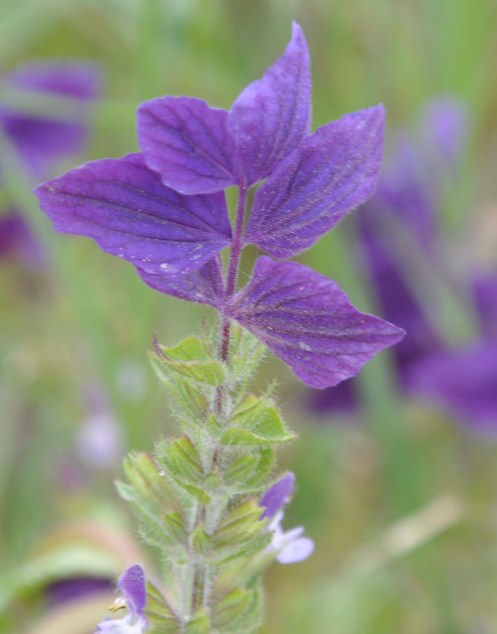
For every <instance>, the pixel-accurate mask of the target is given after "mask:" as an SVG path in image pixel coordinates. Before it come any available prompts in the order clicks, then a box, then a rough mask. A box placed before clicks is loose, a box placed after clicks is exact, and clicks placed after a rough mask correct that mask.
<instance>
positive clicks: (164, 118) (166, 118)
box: [138, 97, 234, 194]
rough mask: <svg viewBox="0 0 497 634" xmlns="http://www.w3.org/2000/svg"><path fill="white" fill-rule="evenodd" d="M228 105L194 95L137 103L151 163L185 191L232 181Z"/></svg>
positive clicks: (171, 184) (166, 180)
mask: <svg viewBox="0 0 497 634" xmlns="http://www.w3.org/2000/svg"><path fill="white" fill-rule="evenodd" d="M227 117H228V113H227V112H226V110H220V109H217V108H211V107H210V106H209V105H208V104H206V103H205V101H202V100H201V99H194V98H193V97H159V98H157V99H152V100H151V101H147V102H145V103H143V104H142V105H141V106H140V107H139V108H138V140H139V143H140V147H141V149H142V151H143V154H144V156H145V161H146V163H147V165H148V166H149V167H150V168H151V169H153V170H155V171H157V172H158V173H159V174H160V175H161V179H162V182H163V183H164V184H165V185H167V186H168V187H172V188H173V189H175V190H176V191H179V192H182V193H183V194H201V193H211V192H218V191H221V190H222V189H224V188H225V187H228V186H229V185H233V183H234V177H233V174H232V168H231V160H232V156H233V153H234V146H233V142H232V140H231V137H230V135H229V133H228V131H227V129H226V122H227Z"/></svg>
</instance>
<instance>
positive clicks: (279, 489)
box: [259, 472, 314, 564]
mask: <svg viewBox="0 0 497 634" xmlns="http://www.w3.org/2000/svg"><path fill="white" fill-rule="evenodd" d="M294 488H295V475H294V474H293V473H291V472H289V473H287V474H285V475H284V476H283V477H282V478H281V479H280V480H279V481H278V482H276V484H273V486H272V487H270V488H269V489H268V490H267V491H266V492H265V493H264V495H263V496H262V497H261V499H260V502H259V505H260V506H261V507H263V508H264V511H263V513H262V515H261V520H263V519H268V520H270V521H269V524H268V530H269V531H272V533H273V537H272V540H271V543H270V545H269V547H268V549H267V552H268V553H276V561H278V562H279V563H280V564H293V563H298V562H299V561H304V560H305V559H307V558H308V557H310V556H311V554H312V552H313V551H314V542H313V541H312V539H310V538H309V537H302V534H303V532H304V528H303V527H302V526H298V527H297V528H292V529H291V530H289V531H286V532H285V531H283V529H282V528H281V522H282V521H283V518H284V513H283V511H282V508H283V507H284V505H285V504H287V503H288V502H289V501H290V499H291V497H292V495H293V491H294Z"/></svg>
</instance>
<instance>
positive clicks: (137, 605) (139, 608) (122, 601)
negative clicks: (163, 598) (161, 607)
mask: <svg viewBox="0 0 497 634" xmlns="http://www.w3.org/2000/svg"><path fill="white" fill-rule="evenodd" d="M117 589H118V590H119V591H120V592H121V594H122V597H120V598H118V599H117V600H116V601H115V602H114V605H113V606H112V607H111V610H112V611H117V610H119V609H121V608H124V607H125V608H127V609H128V614H127V615H126V616H124V617H123V618H122V619H106V620H105V621H102V622H101V623H99V624H98V625H97V629H96V631H95V634H97V632H110V633H112V634H142V632H144V631H145V630H146V629H147V628H148V621H147V618H146V616H145V612H144V610H145V604H146V601H147V594H146V587H145V573H144V571H143V568H142V567H141V566H140V565H139V564H135V565H134V566H131V567H130V568H128V569H127V570H125V571H124V573H123V574H122V575H121V577H120V579H119V581H118V583H117Z"/></svg>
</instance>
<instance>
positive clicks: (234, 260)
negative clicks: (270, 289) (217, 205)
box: [219, 186, 247, 361]
mask: <svg viewBox="0 0 497 634" xmlns="http://www.w3.org/2000/svg"><path fill="white" fill-rule="evenodd" d="M246 204H247V187H246V186H241V187H240V188H239V195H238V205H237V210H236V221H235V233H234V234H233V244H232V247H231V254H230V259H229V264H228V275H227V278H226V288H225V292H224V301H225V303H226V301H227V300H229V299H230V297H231V296H232V295H233V293H234V292H235V290H236V283H237V281H238V272H239V269H240V258H241V255H242V232H243V223H244V220H245V207H246ZM230 326H231V319H230V318H229V317H226V316H223V319H222V325H221V341H220V346H219V356H220V358H221V361H226V360H227V359H228V352H229V347H230Z"/></svg>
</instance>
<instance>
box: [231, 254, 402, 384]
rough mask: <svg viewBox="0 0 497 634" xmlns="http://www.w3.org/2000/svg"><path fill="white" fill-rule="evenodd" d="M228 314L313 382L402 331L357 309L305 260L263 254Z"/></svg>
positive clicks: (350, 365) (345, 369)
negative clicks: (284, 258)
mask: <svg viewBox="0 0 497 634" xmlns="http://www.w3.org/2000/svg"><path fill="white" fill-rule="evenodd" d="M229 314H230V315H231V316H232V317H233V318H234V319H236V320H237V321H239V322H240V323H241V324H242V326H244V327H245V328H246V329H247V330H249V331H250V332H251V333H252V334H254V335H255V336H256V337H258V338H259V339H261V341H263V342H264V343H265V344H266V345H267V347H268V348H269V349H270V350H272V351H273V352H274V353H275V354H276V355H278V356H279V357H280V358H281V359H283V361H285V362H286V363H288V365H289V366H290V367H291V368H292V370H293V371H294V372H295V374H296V375H297V376H298V377H299V378H300V379H302V381H304V382H305V383H307V385H310V386H312V387H316V388H323V387H327V386H331V385H336V384H337V383H340V381H343V380H344V379H347V378H349V377H351V376H354V375H355V374H357V373H358V372H359V370H360V368H361V367H362V366H363V365H364V363H366V362H367V361H369V359H371V357H372V356H373V355H374V354H375V353H376V352H378V351H379V350H381V349H382V348H385V347H386V346H389V345H392V344H394V343H396V342H397V341H399V340H400V339H402V337H403V336H404V331H403V330H400V329H399V328H397V327H396V326H393V325H392V324H389V323H387V322H385V321H382V320H381V319H379V318H378V317H374V316H373V315H367V314H365V313H361V312H359V311H358V310H357V309H355V308H354V307H353V306H352V304H350V302H349V300H348V298H347V296H346V295H345V293H344V292H343V291H342V290H341V289H340V288H339V287H338V285H337V284H336V283H335V282H333V280H330V279H328V278H327V277H325V276H324V275H320V274H319V273H316V272H315V271H313V270H312V269H309V268H307V267H306V266H304V265H303V264H298V263H296V262H275V261H273V260H271V259H270V258H268V257H265V256H263V257H261V258H259V259H258V260H257V263H256V266H255V270H254V273H253V275H252V279H251V280H250V282H249V283H248V285H247V286H246V287H245V288H244V289H243V290H242V291H240V293H238V295H235V296H234V297H233V300H232V303H231V305H230V309H229Z"/></svg>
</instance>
